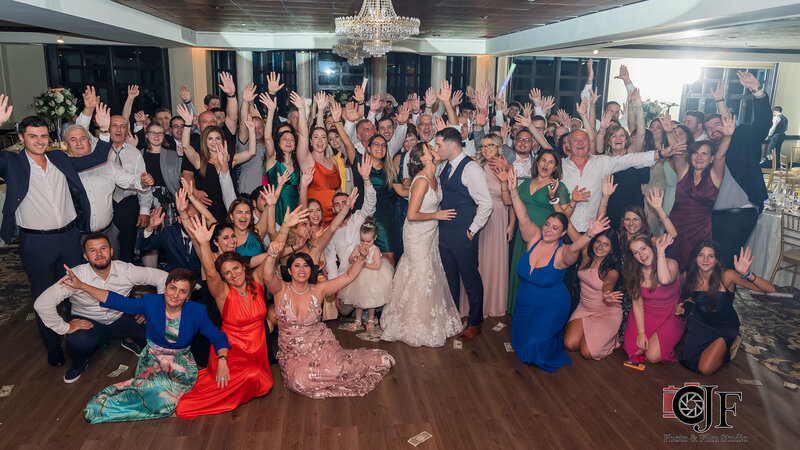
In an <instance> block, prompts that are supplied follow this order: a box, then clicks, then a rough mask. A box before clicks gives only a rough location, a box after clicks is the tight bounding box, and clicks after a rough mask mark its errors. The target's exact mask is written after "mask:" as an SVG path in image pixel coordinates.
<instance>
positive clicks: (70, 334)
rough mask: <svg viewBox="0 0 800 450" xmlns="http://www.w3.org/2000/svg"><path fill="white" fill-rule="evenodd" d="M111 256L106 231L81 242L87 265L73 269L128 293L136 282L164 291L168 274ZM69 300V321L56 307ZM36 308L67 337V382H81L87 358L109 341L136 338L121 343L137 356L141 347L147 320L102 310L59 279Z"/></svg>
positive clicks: (93, 283) (101, 284)
mask: <svg viewBox="0 0 800 450" xmlns="http://www.w3.org/2000/svg"><path fill="white" fill-rule="evenodd" d="M113 255H114V251H113V250H111V246H110V245H109V242H108V238H107V237H106V236H105V235H104V234H102V233H90V234H88V235H87V236H86V239H85V240H84V243H83V257H84V258H85V259H86V260H87V261H88V264H81V265H79V266H76V267H73V268H72V271H73V272H74V273H75V275H77V276H79V277H80V279H81V280H84V281H85V282H86V283H88V284H89V285H91V286H94V287H96V288H100V289H107V290H109V291H112V292H116V293H118V294H120V295H124V296H126V297H127V296H128V294H130V292H131V291H132V290H133V287H134V286H137V285H147V286H153V287H155V288H156V289H158V292H159V293H163V292H164V285H165V283H166V281H167V272H164V271H163V270H158V269H151V268H147V267H139V266H134V265H133V264H130V263H124V262H121V261H112V260H111V258H112V256H113ZM68 298H69V299H70V304H71V307H72V319H71V320H70V321H69V322H65V321H64V319H62V318H61V316H60V315H59V314H58V310H57V309H56V308H57V306H58V304H59V303H61V302H63V301H64V300H66V299H68ZM33 307H34V309H35V310H36V312H37V313H38V314H39V317H41V318H42V322H44V324H45V325H46V326H47V327H48V328H50V329H51V330H53V331H55V332H56V333H58V334H60V335H62V336H64V338H65V341H66V343H67V353H69V356H70V358H71V359H72V366H71V367H70V368H69V369H68V370H67V373H66V374H65V375H64V383H74V382H75V381H77V380H78V378H80V376H81V374H82V373H83V371H84V370H86V366H87V364H88V358H89V356H91V354H92V353H94V350H95V349H96V348H97V346H98V345H99V344H101V343H104V342H105V341H107V340H108V339H127V338H130V339H133V340H129V341H126V340H123V342H122V347H123V348H124V349H126V350H129V351H131V352H133V353H135V354H137V355H138V354H139V353H141V351H142V347H143V343H144V340H145V332H146V328H145V326H144V325H143V324H144V320H143V318H141V317H134V316H131V315H126V314H123V313H121V312H118V311H114V310H111V309H107V308H102V307H101V306H100V304H99V303H98V302H97V300H95V299H94V298H92V297H91V296H90V295H88V294H86V293H85V292H82V291H75V290H73V289H71V288H69V287H67V286H65V285H63V284H61V282H58V283H56V284H54V285H52V286H50V287H49V288H48V289H47V290H45V291H44V292H43V293H42V294H41V295H40V296H39V298H37V299H36V302H35V303H34V305H33ZM135 340H138V342H137V341H135Z"/></svg>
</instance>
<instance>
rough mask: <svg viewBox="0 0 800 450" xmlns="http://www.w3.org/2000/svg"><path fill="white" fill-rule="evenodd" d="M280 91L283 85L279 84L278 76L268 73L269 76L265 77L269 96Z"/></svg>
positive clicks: (279, 77) (279, 78)
mask: <svg viewBox="0 0 800 450" xmlns="http://www.w3.org/2000/svg"><path fill="white" fill-rule="evenodd" d="M281 89H283V83H281V76H280V74H276V73H275V72H270V73H269V75H267V91H268V92H269V93H270V95H275V94H277V93H278V91H280V90H281Z"/></svg>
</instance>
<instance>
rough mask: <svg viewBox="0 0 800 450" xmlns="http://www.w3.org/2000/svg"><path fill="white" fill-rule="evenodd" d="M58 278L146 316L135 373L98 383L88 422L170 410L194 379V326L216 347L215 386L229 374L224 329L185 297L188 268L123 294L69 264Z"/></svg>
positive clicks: (106, 303) (191, 281) (189, 285)
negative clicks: (146, 290)
mask: <svg viewBox="0 0 800 450" xmlns="http://www.w3.org/2000/svg"><path fill="white" fill-rule="evenodd" d="M64 267H65V268H66V269H67V275H66V276H65V277H64V278H63V279H62V280H61V283H62V284H63V285H65V286H68V287H70V288H72V289H75V290H79V291H83V292H85V293H87V294H89V295H90V296H92V297H94V299H95V300H97V301H99V302H100V303H102V304H103V307H104V308H110V309H114V310H117V311H122V312H125V313H128V314H141V315H143V316H144V317H145V319H146V320H147V345H146V346H145V348H144V350H142V353H141V354H140V355H139V363H138V364H137V365H136V372H135V374H134V377H133V378H132V379H130V380H127V381H123V382H120V383H116V384H112V385H111V386H109V387H107V388H105V389H103V390H102V391H100V393H99V394H97V395H96V396H95V397H94V398H93V399H92V400H91V401H90V402H89V403H88V404H87V405H86V411H85V415H86V420H87V421H89V422H90V423H101V422H125V421H130V420H147V419H157V418H160V417H169V416H173V415H175V408H177V406H178V400H180V398H181V397H182V396H183V394H185V393H187V392H189V390H191V389H192V387H193V386H194V383H195V381H197V365H195V362H194V357H193V356H192V352H191V349H190V344H191V343H192V340H193V339H194V337H195V335H196V334H197V333H198V332H199V333H202V334H203V335H204V336H206V337H207V338H208V339H209V340H210V341H211V343H212V344H214V348H215V349H216V351H217V355H218V357H219V362H220V363H221V364H220V366H219V368H218V369H217V386H218V387H219V388H220V389H224V388H225V386H227V384H228V381H229V380H230V372H229V371H228V364H227V355H228V349H229V348H230V344H229V343H228V338H227V337H226V336H225V333H223V332H221V331H220V330H219V329H218V328H217V327H215V326H214V325H213V324H212V323H211V320H209V318H208V314H207V313H206V308H205V306H203V305H200V304H198V303H194V302H188V301H187V300H188V299H189V296H190V295H191V294H192V291H193V290H194V286H195V283H196V280H195V278H194V275H193V274H192V272H191V271H189V270H187V269H175V270H173V271H172V272H170V273H169V275H168V276H167V281H166V283H165V288H164V293H163V294H158V295H156V294H145V296H144V298H141V299H137V298H126V297H123V296H122V295H119V294H117V293H114V292H109V291H107V290H105V289H99V288H96V287H93V286H89V285H88V284H86V283H84V282H83V281H81V280H80V279H78V277H76V276H75V274H74V273H72V271H71V270H70V269H69V267H66V266H64Z"/></svg>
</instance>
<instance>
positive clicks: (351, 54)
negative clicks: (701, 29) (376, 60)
mask: <svg viewBox="0 0 800 450" xmlns="http://www.w3.org/2000/svg"><path fill="white" fill-rule="evenodd" d="M333 53H336V54H337V55H339V56H341V57H342V58H346V59H347V63H348V64H350V65H351V66H360V65H361V64H364V58H367V57H369V54H367V52H365V51H364V46H363V44H361V42H359V41H352V40H349V41H347V43H345V44H336V45H334V46H333Z"/></svg>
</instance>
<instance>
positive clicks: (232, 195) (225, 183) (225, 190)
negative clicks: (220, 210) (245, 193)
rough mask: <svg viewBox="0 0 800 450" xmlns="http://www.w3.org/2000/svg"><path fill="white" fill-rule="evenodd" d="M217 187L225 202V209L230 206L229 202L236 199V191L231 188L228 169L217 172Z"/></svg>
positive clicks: (231, 183)
mask: <svg viewBox="0 0 800 450" xmlns="http://www.w3.org/2000/svg"><path fill="white" fill-rule="evenodd" d="M219 187H220V189H222V201H223V203H225V209H228V208H230V207H231V203H233V201H234V200H236V191H235V190H234V188H233V180H232V179H231V171H230V170H229V171H227V172H225V173H220V174H219Z"/></svg>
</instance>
